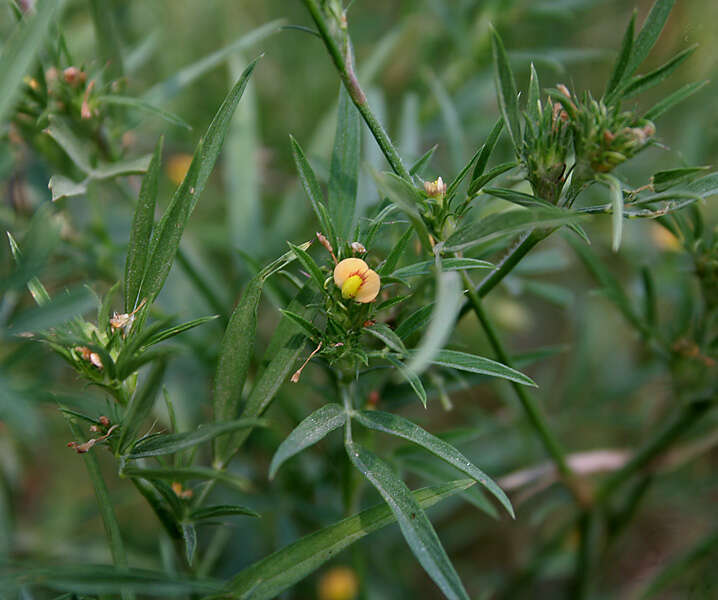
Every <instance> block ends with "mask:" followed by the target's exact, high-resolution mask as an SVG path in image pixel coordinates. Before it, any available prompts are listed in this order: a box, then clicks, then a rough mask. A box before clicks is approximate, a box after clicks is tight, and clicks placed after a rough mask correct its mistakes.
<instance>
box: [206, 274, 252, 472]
mask: <svg viewBox="0 0 718 600" xmlns="http://www.w3.org/2000/svg"><path fill="white" fill-rule="evenodd" d="M262 283H263V282H262V279H261V278H260V277H258V276H255V277H253V278H252V279H250V281H249V283H248V284H247V287H246V288H245V289H244V292H243V293H242V297H241V298H240V299H239V302H238V303H237V306H236V307H235V308H234V311H232V316H231V317H230V319H229V323H228V324H227V329H226V330H225V332H224V336H223V337H222V345H221V346H220V350H219V359H218V361H217V372H216V374H215V378H214V395H213V396H212V410H213V414H214V420H215V421H217V422H221V421H229V420H231V419H234V418H236V416H237V412H238V411H239V403H240V400H241V398H242V391H243V389H244V383H245V381H246V379H247V373H248V372H249V367H250V364H251V362H252V357H253V356H254V341H255V337H256V331H257V309H258V307H259V300H260V298H261V296H262ZM228 444H229V440H228V439H226V438H225V439H223V440H218V441H217V443H216V444H215V447H214V452H215V456H217V457H218V458H220V460H221V459H222V458H224V453H225V451H226V447H227V445H228Z"/></svg>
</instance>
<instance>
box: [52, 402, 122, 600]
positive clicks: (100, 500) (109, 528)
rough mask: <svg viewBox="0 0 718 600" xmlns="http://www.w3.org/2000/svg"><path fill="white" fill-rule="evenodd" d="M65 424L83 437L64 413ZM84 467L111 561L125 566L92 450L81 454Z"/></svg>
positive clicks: (103, 484) (75, 433) (75, 434)
mask: <svg viewBox="0 0 718 600" xmlns="http://www.w3.org/2000/svg"><path fill="white" fill-rule="evenodd" d="M65 419H66V420H67V424H68V425H69V426H70V431H71V432H72V435H73V436H74V437H75V438H76V439H78V440H80V439H82V437H83V434H82V430H81V429H80V428H79V427H78V426H77V424H76V423H75V422H74V421H73V420H72V417H70V416H69V415H67V414H65ZM82 458H83V460H84V462H85V467H86V468H87V473H88V474H89V476H90V481H92V486H93V487H94V488H95V497H96V498H97V506H98V508H99V509H100V515H101V517H102V523H103V524H104V526H105V535H107V541H108V544H109V546H110V554H111V555H112V562H113V563H114V565H115V566H116V567H119V568H121V569H126V568H127V554H126V553H125V546H124V544H123V543H122V535H121V533H120V524H119V522H118V521H117V516H116V515H115V511H114V509H113V508H112V502H111V500H110V493H109V491H108V490H107V485H106V484H105V480H104V479H103V477H102V472H101V471H100V464H99V463H98V461H97V456H95V453H94V451H90V452H86V453H85V454H84V455H83V457H82ZM122 597H123V598H124V599H125V600H132V599H133V598H134V597H135V595H134V594H133V593H131V592H123V593H122Z"/></svg>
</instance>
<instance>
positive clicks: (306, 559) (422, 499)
mask: <svg viewBox="0 0 718 600" xmlns="http://www.w3.org/2000/svg"><path fill="white" fill-rule="evenodd" d="M473 484H474V482H473V481H472V480H468V479H465V480H460V481H453V482H451V483H447V484H445V485H438V486H435V487H429V488H423V489H420V490H417V491H415V492H412V493H411V498H412V499H413V501H414V502H415V503H416V504H417V505H418V506H419V507H420V508H421V509H425V508H429V507H430V506H433V505H434V504H436V503H437V502H439V501H441V500H443V499H444V498H447V497H449V496H452V495H454V494H456V493H458V492H461V491H463V490H465V489H467V488H469V487H470V486H471V485H473ZM395 520H396V517H395V516H394V514H393V513H392V511H391V510H390V508H389V507H388V506H387V505H386V504H380V505H376V506H373V507H372V508H368V509H367V510H364V511H362V512H360V513H359V514H356V515H353V516H351V517H348V518H346V519H344V520H342V521H339V522H338V523H335V524H334V525H330V526H328V527H325V528H324V529H321V530H319V531H316V532H314V533H312V534H310V535H308V536H305V537H303V538H301V539H300V540H297V541H296V542H294V543H293V544H290V545H289V546H286V547H285V548H282V549H281V550H279V551H277V552H275V553H274V554H272V555H271V556H268V557H267V558H264V559H262V560H260V561H259V562H256V563H254V564H253V565H250V566H249V567H247V568H246V569H244V570H243V571H241V572H240V573H239V575H237V577H235V578H234V579H233V580H232V581H231V583H230V584H229V586H228V589H229V590H230V594H231V597H232V598H247V597H248V596H249V597H251V598H252V600H270V599H271V598H275V597H277V596H278V595H279V594H281V592H283V591H284V590H286V589H288V588H289V587H291V586H292V585H294V584H295V583H297V582H298V581H300V580H301V579H303V578H304V577H306V576H307V575H309V574H310V573H312V572H314V571H316V570H317V569H318V568H319V567H321V566H322V565H323V564H324V563H325V562H327V561H328V560H330V559H331V558H334V557H335V556H336V555H337V554H339V553H340V552H341V551H342V550H344V549H345V548H346V547H348V546H350V545H351V544H353V543H354V542H356V541H358V540H360V539H361V538H363V537H365V536H366V535H368V534H370V533H371V532H373V531H376V530H377V529H381V528H382V527H385V526H386V525H389V524H390V523H393V522H394V521H395Z"/></svg>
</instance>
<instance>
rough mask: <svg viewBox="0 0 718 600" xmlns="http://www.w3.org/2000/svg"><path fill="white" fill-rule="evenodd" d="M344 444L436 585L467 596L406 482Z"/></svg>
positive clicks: (454, 597)
mask: <svg viewBox="0 0 718 600" xmlns="http://www.w3.org/2000/svg"><path fill="white" fill-rule="evenodd" d="M346 446H347V454H348V455H349V459H350V460H351V461H352V463H354V466H355V467H356V468H357V469H358V470H359V471H361V472H362V473H363V474H364V476H365V477H366V478H367V479H368V480H369V481H370V482H371V484H372V485H373V486H374V487H375V488H376V489H377V491H378V492H379V493H380V494H381V496H382V498H384V501H385V502H386V503H387V505H388V506H389V508H390V509H391V512H392V513H393V514H394V517H395V518H396V520H397V522H398V523H399V527H400V529H401V533H402V534H403V536H404V539H405V540H406V543H407V544H408V545H409V548H411V551H412V552H413V553H414V556H416V558H417V560H418V561H419V563H420V564H421V566H422V567H424V569H425V570H426V572H427V573H428V574H429V576H430V577H431V578H432V579H433V580H434V582H435V583H436V585H438V586H439V588H440V589H441V591H442V592H443V593H444V595H445V596H446V597H447V598H449V600H458V599H461V600H468V598H469V596H468V595H467V593H466V590H465V589H464V586H463V584H462V583H461V580H460V579H459V576H458V575H457V573H456V570H455V569H454V566H453V565H452V564H451V561H450V560H449V557H448V556H447V555H446V551H445V550H444V547H443V546H442V545H441V542H440V541H439V536H437V535H436V531H434V528H433V527H432V525H431V522H430V521H429V518H428V517H427V516H426V513H425V512H424V510H423V509H422V508H421V507H420V506H419V503H418V502H417V501H416V499H415V498H414V497H413V496H412V494H411V492H410V491H409V488H407V487H406V484H405V483H404V482H403V481H402V480H401V479H399V478H398V477H397V476H396V474H395V473H394V471H392V469H391V467H389V465H387V464H386V463H385V462H384V461H383V460H381V459H380V458H379V457H378V456H376V455H374V454H373V453H371V452H369V451H368V450H366V449H364V448H362V447H361V446H360V445H358V444H356V443H354V442H348V443H347V445H346Z"/></svg>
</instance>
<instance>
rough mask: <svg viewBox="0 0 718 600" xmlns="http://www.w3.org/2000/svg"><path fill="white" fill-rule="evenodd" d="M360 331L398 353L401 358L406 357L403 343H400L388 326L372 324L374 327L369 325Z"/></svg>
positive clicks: (399, 339)
mask: <svg viewBox="0 0 718 600" xmlns="http://www.w3.org/2000/svg"><path fill="white" fill-rule="evenodd" d="M362 331H365V332H366V333H368V334H370V335H373V336H374V337H375V338H377V339H378V340H380V341H382V342H384V344H386V346H387V348H391V349H392V350H394V352H398V353H399V354H401V355H402V356H405V355H406V347H405V346H404V342H402V341H401V338H400V337H399V336H398V335H396V333H395V332H394V331H392V330H391V329H390V328H389V326H388V325H385V324H384V323H374V325H371V326H370V327H364V329H362Z"/></svg>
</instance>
